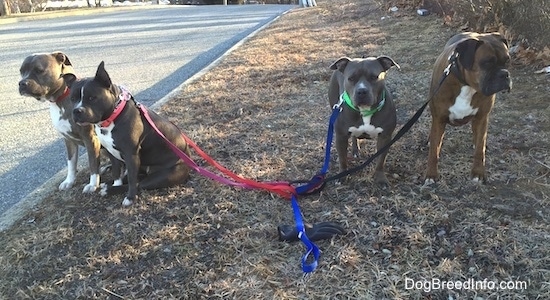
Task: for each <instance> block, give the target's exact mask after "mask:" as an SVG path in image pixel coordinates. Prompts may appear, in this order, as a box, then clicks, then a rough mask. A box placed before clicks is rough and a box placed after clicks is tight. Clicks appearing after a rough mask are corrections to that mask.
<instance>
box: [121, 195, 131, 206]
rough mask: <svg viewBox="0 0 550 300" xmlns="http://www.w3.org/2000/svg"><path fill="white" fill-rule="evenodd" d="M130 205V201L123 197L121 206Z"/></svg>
mask: <svg viewBox="0 0 550 300" xmlns="http://www.w3.org/2000/svg"><path fill="white" fill-rule="evenodd" d="M130 205H132V200H130V199H128V198H126V197H124V200H122V206H130Z"/></svg>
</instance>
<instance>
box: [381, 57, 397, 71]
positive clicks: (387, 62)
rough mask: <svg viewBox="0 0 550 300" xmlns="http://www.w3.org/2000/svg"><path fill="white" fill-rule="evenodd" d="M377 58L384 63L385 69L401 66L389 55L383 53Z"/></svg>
mask: <svg viewBox="0 0 550 300" xmlns="http://www.w3.org/2000/svg"><path fill="white" fill-rule="evenodd" d="M376 60H377V61H378V62H379V63H380V64H381V65H382V67H383V68H384V71H387V70H389V69H390V68H391V67H393V66H395V67H396V68H398V69H401V67H400V66H399V65H398V64H397V63H396V62H395V61H394V60H393V59H392V58H391V57H389V56H385V55H381V56H378V57H377V58H376Z"/></svg>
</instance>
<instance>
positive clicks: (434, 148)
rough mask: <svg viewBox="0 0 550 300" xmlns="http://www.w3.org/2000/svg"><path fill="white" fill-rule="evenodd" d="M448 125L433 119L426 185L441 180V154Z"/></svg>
mask: <svg viewBox="0 0 550 300" xmlns="http://www.w3.org/2000/svg"><path fill="white" fill-rule="evenodd" d="M445 125H446V123H445V122H444V121H442V120H439V119H436V118H432V128H431V130H430V150H429V151H428V167H427V170H426V180H425V182H424V184H425V185H429V184H432V183H435V182H436V181H437V180H438V179H439V170H438V166H437V165H438V163H439V153H440V152H441V144H442V143H443V135H444V133H445Z"/></svg>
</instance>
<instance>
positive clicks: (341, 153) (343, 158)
mask: <svg viewBox="0 0 550 300" xmlns="http://www.w3.org/2000/svg"><path fill="white" fill-rule="evenodd" d="M335 142H336V152H338V164H339V165H340V172H343V171H345V170H346V169H347V168H348V135H346V134H339V133H338V132H337V133H336V137H335Z"/></svg>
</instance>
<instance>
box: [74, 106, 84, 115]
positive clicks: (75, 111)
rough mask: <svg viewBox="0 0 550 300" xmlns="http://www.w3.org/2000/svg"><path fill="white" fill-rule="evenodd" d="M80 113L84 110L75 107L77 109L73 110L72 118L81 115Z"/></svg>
mask: <svg viewBox="0 0 550 300" xmlns="http://www.w3.org/2000/svg"><path fill="white" fill-rule="evenodd" d="M82 112H84V108H82V107H77V108H75V109H73V115H74V116H78V115H80V114H82Z"/></svg>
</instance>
